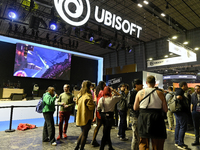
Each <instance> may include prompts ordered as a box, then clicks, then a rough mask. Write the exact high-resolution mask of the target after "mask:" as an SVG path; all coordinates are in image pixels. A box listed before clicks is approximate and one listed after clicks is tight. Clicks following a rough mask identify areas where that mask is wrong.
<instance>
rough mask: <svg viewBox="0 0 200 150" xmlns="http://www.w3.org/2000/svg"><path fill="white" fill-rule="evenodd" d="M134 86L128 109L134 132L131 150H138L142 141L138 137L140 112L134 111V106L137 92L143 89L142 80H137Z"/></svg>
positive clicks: (129, 97)
mask: <svg viewBox="0 0 200 150" xmlns="http://www.w3.org/2000/svg"><path fill="white" fill-rule="evenodd" d="M132 85H133V87H134V88H133V89H132V90H131V91H130V92H129V94H128V108H129V109H130V120H131V123H132V131H133V138H132V143H131V150H138V149H139V140H140V139H139V135H138V129H137V123H138V115H139V112H138V111H135V110H134V109H133V105H134V103H135V97H136V94H137V92H138V91H140V90H141V89H143V84H142V80H140V79H135V80H134V81H133V82H132Z"/></svg>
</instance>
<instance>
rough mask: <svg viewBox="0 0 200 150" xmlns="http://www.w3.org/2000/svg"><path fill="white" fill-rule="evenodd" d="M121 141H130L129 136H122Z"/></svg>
mask: <svg viewBox="0 0 200 150" xmlns="http://www.w3.org/2000/svg"><path fill="white" fill-rule="evenodd" d="M120 140H121V141H128V137H125V138H120Z"/></svg>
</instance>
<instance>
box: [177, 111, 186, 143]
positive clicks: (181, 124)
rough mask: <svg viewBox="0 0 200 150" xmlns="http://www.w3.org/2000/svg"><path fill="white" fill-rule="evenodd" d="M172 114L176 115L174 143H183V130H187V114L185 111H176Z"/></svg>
mask: <svg viewBox="0 0 200 150" xmlns="http://www.w3.org/2000/svg"><path fill="white" fill-rule="evenodd" d="M174 115H175V117H176V129H175V143H176V144H178V145H183V144H184V136H185V132H186V131H187V121H188V116H187V114H186V113H185V112H176V113H174Z"/></svg>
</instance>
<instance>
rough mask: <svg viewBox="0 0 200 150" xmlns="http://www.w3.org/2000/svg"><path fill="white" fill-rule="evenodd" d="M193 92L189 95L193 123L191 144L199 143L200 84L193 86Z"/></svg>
mask: <svg viewBox="0 0 200 150" xmlns="http://www.w3.org/2000/svg"><path fill="white" fill-rule="evenodd" d="M194 89H195V92H194V93H193V94H192V97H191V106H190V107H191V113H192V120H193V124H194V133H195V141H194V143H192V146H196V145H200V143H199V126H200V124H199V121H200V86H199V85H196V86H195V88H194Z"/></svg>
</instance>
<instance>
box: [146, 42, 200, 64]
mask: <svg viewBox="0 0 200 150" xmlns="http://www.w3.org/2000/svg"><path fill="white" fill-rule="evenodd" d="M169 52H172V53H175V54H177V55H180V56H177V57H173V58H166V59H159V60H151V61H147V67H156V66H164V65H174V64H180V63H187V62H194V61H197V56H196V53H194V52H192V51H191V50H188V49H186V48H184V47H181V46H177V45H176V44H174V43H172V42H170V41H169Z"/></svg>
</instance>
